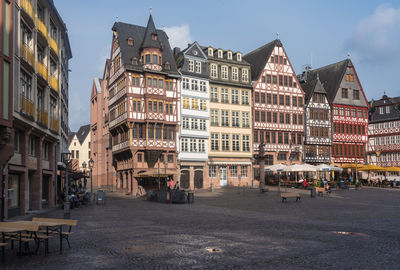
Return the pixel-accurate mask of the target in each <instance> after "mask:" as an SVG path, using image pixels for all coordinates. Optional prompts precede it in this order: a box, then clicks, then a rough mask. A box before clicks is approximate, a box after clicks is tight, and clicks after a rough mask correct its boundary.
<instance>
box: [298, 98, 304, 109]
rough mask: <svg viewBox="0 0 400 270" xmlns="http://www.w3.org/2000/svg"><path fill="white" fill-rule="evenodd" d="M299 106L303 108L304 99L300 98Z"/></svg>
mask: <svg viewBox="0 0 400 270" xmlns="http://www.w3.org/2000/svg"><path fill="white" fill-rule="evenodd" d="M298 105H299V107H303V97H298Z"/></svg>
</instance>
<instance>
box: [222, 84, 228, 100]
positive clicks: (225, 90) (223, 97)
mask: <svg viewBox="0 0 400 270" xmlns="http://www.w3.org/2000/svg"><path fill="white" fill-rule="evenodd" d="M221 102H222V103H229V90H228V89H224V88H221Z"/></svg>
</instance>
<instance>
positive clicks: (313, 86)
mask: <svg viewBox="0 0 400 270" xmlns="http://www.w3.org/2000/svg"><path fill="white" fill-rule="evenodd" d="M301 88H302V89H303V91H304V93H305V103H306V104H308V102H309V101H310V99H311V97H312V95H313V93H321V94H325V95H326V91H325V87H324V85H323V84H322V83H321V80H320V79H319V76H318V74H317V78H316V79H314V80H307V82H303V83H301ZM329 103H331V102H329Z"/></svg>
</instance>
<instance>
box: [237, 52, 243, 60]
mask: <svg viewBox="0 0 400 270" xmlns="http://www.w3.org/2000/svg"><path fill="white" fill-rule="evenodd" d="M236 60H237V61H239V62H240V61H242V54H241V53H237V55H236Z"/></svg>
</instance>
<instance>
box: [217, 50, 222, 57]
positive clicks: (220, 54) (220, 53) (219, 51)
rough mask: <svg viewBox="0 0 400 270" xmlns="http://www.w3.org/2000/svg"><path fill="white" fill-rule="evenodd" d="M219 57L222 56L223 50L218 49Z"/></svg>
mask: <svg viewBox="0 0 400 270" xmlns="http://www.w3.org/2000/svg"><path fill="white" fill-rule="evenodd" d="M218 58H222V50H218Z"/></svg>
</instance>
